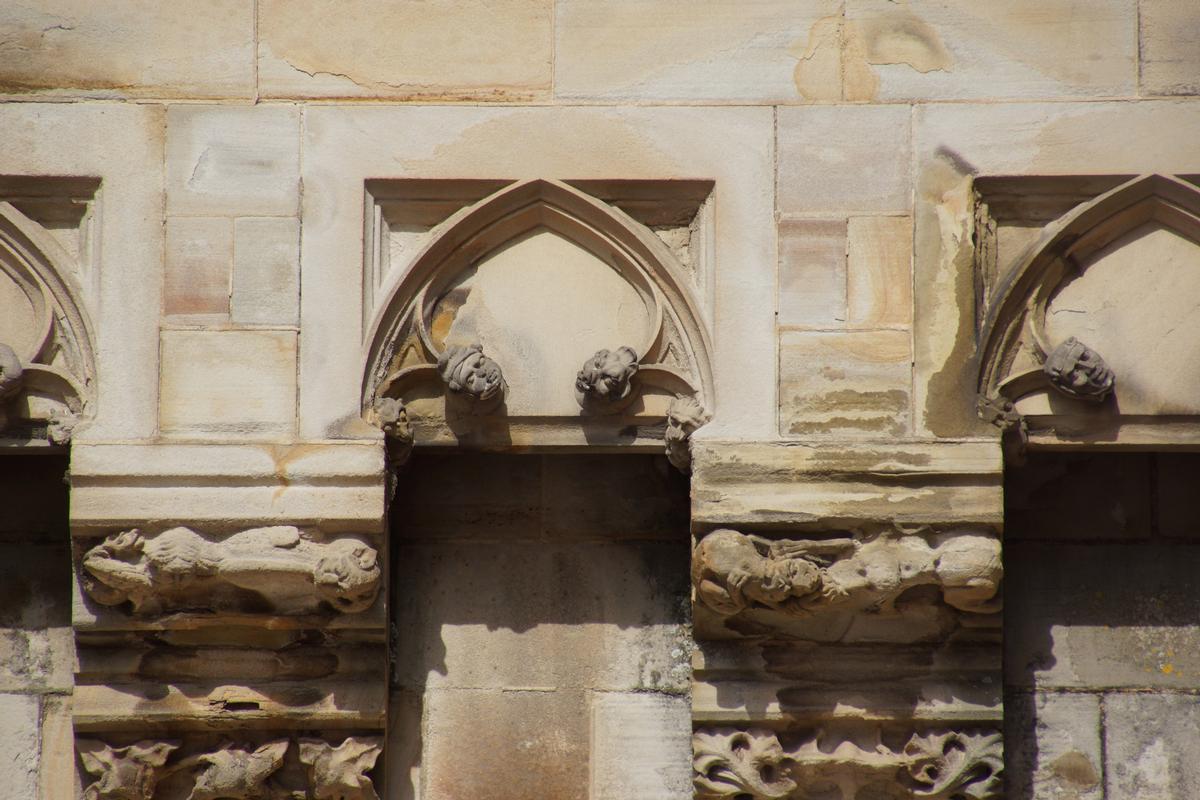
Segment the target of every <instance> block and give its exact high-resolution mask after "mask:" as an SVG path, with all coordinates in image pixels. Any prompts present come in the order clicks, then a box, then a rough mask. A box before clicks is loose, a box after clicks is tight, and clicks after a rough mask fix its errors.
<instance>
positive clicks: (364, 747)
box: [77, 736, 383, 800]
mask: <svg viewBox="0 0 1200 800" xmlns="http://www.w3.org/2000/svg"><path fill="white" fill-rule="evenodd" d="M77 746H78V749H79V755H80V759H81V760H82V762H83V766H84V769H85V770H86V771H87V772H88V773H89V774H91V775H94V776H96V780H95V781H94V782H93V783H91V784H90V785H89V786H88V787H87V788H86V789H84V792H83V798H84V800H153V798H154V796H155V792H156V790H157V789H158V787H159V785H160V784H162V783H164V782H165V781H167V780H168V779H171V778H172V777H174V776H176V775H177V774H180V773H191V776H190V784H191V792H190V793H189V794H188V796H187V797H188V800H306V799H307V798H312V800H378V798H379V796H378V794H377V793H376V791H375V787H374V784H373V783H372V782H371V779H370V778H369V777H368V776H367V774H366V773H367V772H368V771H369V770H371V769H372V768H373V767H374V766H375V761H376V759H378V757H379V754H380V752H381V751H382V749H383V745H382V740H380V739H379V738H375V737H361V736H350V737H347V738H346V739H345V740H344V741H343V742H342V743H341V744H340V745H337V746H334V745H332V744H330V743H329V742H326V741H324V740H321V739H300V740H299V741H298V742H297V747H298V750H299V759H300V762H301V763H302V764H304V765H305V766H306V768H307V770H306V772H307V786H306V787H305V788H304V789H299V790H297V789H293V788H289V787H286V786H284V785H281V784H280V783H279V782H278V781H277V779H276V775H277V773H278V772H279V771H280V768H281V767H283V764H284V758H285V756H286V755H287V752H288V749H289V747H290V746H291V742H290V740H288V739H276V740H273V741H269V742H266V743H265V744H262V745H259V746H257V747H255V746H253V745H248V744H235V743H232V742H227V743H225V744H224V745H222V746H221V747H220V748H218V749H216V750H212V751H208V752H201V753H193V754H191V755H188V756H185V757H183V758H180V759H178V760H176V761H174V762H172V763H167V762H168V761H169V759H170V757H171V755H172V753H174V752H175V751H177V750H178V749H179V748H180V743H179V742H178V741H140V742H137V743H136V744H132V745H128V746H126V747H112V746H110V745H108V744H106V743H104V742H102V741H98V740H89V739H84V740H80V741H79V742H78V744H77Z"/></svg>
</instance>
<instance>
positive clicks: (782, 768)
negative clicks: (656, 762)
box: [692, 728, 1004, 800]
mask: <svg viewBox="0 0 1200 800" xmlns="http://www.w3.org/2000/svg"><path fill="white" fill-rule="evenodd" d="M858 739H859V737H858V736H854V735H850V734H849V732H846V733H839V732H836V731H834V732H828V731H817V732H815V733H812V734H808V735H799V736H796V737H795V738H794V740H793V742H794V743H793V744H790V745H789V746H787V747H784V746H781V744H780V741H779V734H776V733H775V732H774V731H770V730H765V729H755V728H751V729H748V730H739V729H736V728H707V729H701V730H698V731H696V733H695V734H694V736H693V737H692V748H693V752H694V754H695V755H694V760H693V774H692V780H693V784H694V785H695V788H696V797H697V798H699V799H700V800H735V799H736V800H818V798H820V799H821V800H824V799H825V798H839V800H852V798H858V797H865V796H867V795H866V794H864V790H866V791H867V792H869V793H870V796H871V797H878V798H881V799H882V798H889V800H900V798H918V797H919V798H928V799H929V800H966V799H968V798H969V799H970V800H999V798H1000V797H1001V796H1002V783H1003V779H1002V773H1003V768H1004V760H1003V751H1002V748H1001V742H1000V734H999V733H996V732H994V731H983V732H957V731H933V732H924V733H922V732H917V733H913V734H912V735H911V736H910V738H909V739H908V742H907V743H906V744H905V745H904V746H903V747H902V748H900V749H899V750H897V749H895V748H894V747H890V746H888V745H886V744H884V742H883V737H882V732H881V731H879V730H876V731H875V732H874V735H873V736H871V737H869V741H859V740H858ZM810 787H812V789H811V791H810Z"/></svg>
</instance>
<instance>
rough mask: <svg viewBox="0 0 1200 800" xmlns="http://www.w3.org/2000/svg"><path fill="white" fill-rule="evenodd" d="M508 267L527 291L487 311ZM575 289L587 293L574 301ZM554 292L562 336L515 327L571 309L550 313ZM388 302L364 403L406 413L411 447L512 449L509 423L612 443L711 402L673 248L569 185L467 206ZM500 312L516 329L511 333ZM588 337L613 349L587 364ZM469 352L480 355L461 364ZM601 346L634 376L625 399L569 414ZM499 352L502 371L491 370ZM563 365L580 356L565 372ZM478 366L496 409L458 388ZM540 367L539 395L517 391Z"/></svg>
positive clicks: (377, 326)
mask: <svg viewBox="0 0 1200 800" xmlns="http://www.w3.org/2000/svg"><path fill="white" fill-rule="evenodd" d="M523 259H524V260H523ZM555 259H560V260H559V261H557V262H556V261H555ZM501 261H504V262H505V266H504V267H503V269H504V270H507V271H506V272H505V273H504V278H503V280H504V283H503V286H505V287H506V291H507V290H508V289H511V292H518V291H522V292H524V294H523V295H521V296H519V297H516V296H513V295H512V294H511V293H510V296H509V297H508V298H507V300H501V299H494V300H492V301H491V302H492V306H491V307H490V308H489V307H485V305H486V303H487V302H488V300H487V299H486V297H485V295H486V292H487V291H493V292H494V293H496V292H497V290H496V287H498V286H500V285H501V284H500V283H493V284H491V286H492V288H491V289H489V288H488V287H487V285H486V284H487V280H486V279H485V277H484V274H485V273H486V271H487V270H488V269H492V268H493V265H495V264H498V263H499V262H501ZM495 269H496V270H499V269H501V267H499V266H495ZM497 280H499V279H497ZM581 286H585V287H588V291H591V292H593V294H592V295H591V296H590V297H587V298H584V297H581V296H580V295H579V292H580V291H581V289H580V287H581ZM513 287H516V288H513ZM556 294H557V296H559V297H562V298H564V305H565V306H570V308H572V309H573V310H574V316H572V318H571V320H570V323H569V324H562V323H563V320H561V319H560V320H559V323H558V325H557V327H556V326H555V324H554V323H552V322H550V321H547V322H546V323H545V324H544V326H543V328H542V330H541V331H540V333H538V332H537V331H535V330H534V329H535V328H536V327H537V326H536V325H530V326H525V327H522V326H523V325H524V322H525V320H514V313H513V311H512V310H513V308H514V307H516V306H522V307H523V306H525V305H526V304H528V314H529V315H532V316H533V317H536V316H537V315H538V314H539V313H540V314H541V315H542V316H543V317H545V318H546V319H547V320H549V319H551V318H557V315H558V312H563V313H565V310H564V309H557V308H555V307H554V298H555V296H556ZM382 296H383V302H382V303H381V304H380V305H379V307H378V309H377V311H376V313H375V314H374V317H373V320H372V322H371V325H370V327H369V329H368V332H367V336H366V340H365V342H364V361H365V370H364V378H363V383H362V405H363V409H364V413H366V414H367V416H368V417H373V416H374V417H377V415H378V408H379V406H380V403H381V402H385V401H395V402H396V403H398V404H400V406H401V407H403V408H404V409H405V410H406V411H405V413H406V416H409V417H411V418H412V421H413V423H415V425H414V434H413V435H414V438H415V440H416V441H417V442H418V443H421V442H428V443H451V442H456V443H462V442H464V441H467V440H473V441H476V442H479V443H481V444H485V445H497V444H504V443H506V441H513V442H515V441H516V438H515V437H514V430H513V428H514V426H515V427H516V428H519V429H520V430H521V434H520V438H521V439H523V440H525V441H532V442H536V443H567V442H569V441H571V440H572V439H573V438H574V439H575V440H577V441H578V443H595V442H603V443H606V444H616V443H619V442H628V441H634V440H638V439H639V437H641V434H640V433H639V434H637V435H630V434H629V431H630V430H631V429H632V428H646V429H647V431H649V429H650V428H653V427H654V426H661V425H662V424H663V422H664V420H666V419H667V417H668V411H669V408H670V407H671V404H672V403H673V402H675V401H677V400H678V399H680V398H683V399H686V400H687V401H688V402H689V403H691V404H693V405H694V406H695V409H696V414H697V415H702V413H703V412H702V411H700V410H699V409H703V408H711V405H712V402H713V388H712V385H713V382H712V372H711V368H710V366H709V363H710V352H711V346H710V344H709V337H708V332H707V328H706V325H705V323H704V320H703V317H702V314H701V311H700V306H699V303H698V302H697V300H696V297H695V290H694V288H693V286H692V285H691V283H690V280H689V277H688V276H687V275H686V273H685V272H684V270H683V268H682V267H681V266H680V265H679V263H678V261H677V260H676V258H675V256H674V255H673V253H672V252H671V250H670V249H669V248H668V247H667V246H666V244H664V242H663V241H662V240H661V239H659V238H658V236H656V235H655V234H654V233H653V231H651V230H649V229H648V228H646V227H645V226H643V225H641V224H640V223H638V222H636V221H635V220H633V219H632V218H630V217H629V216H628V215H626V214H625V213H624V212H622V211H620V210H618V209H616V208H614V207H613V206H611V205H609V204H607V203H604V202H602V201H600V200H598V199H596V198H595V197H592V196H590V195H588V194H586V193H584V192H582V191H580V190H579V189H576V188H574V187H572V186H570V185H568V184H566V183H562V182H559V181H553V180H543V179H535V180H527V181H520V182H516V183H513V184H511V185H509V186H506V187H505V188H503V189H500V190H499V191H497V192H495V193H494V194H492V195H491V196H489V197H487V198H484V199H483V200H481V201H479V202H478V203H476V204H474V205H472V206H470V207H467V208H464V209H462V210H461V211H459V212H458V213H457V214H455V215H454V216H452V217H450V218H449V219H448V220H446V221H445V222H444V223H443V224H442V225H441V226H440V228H439V230H437V231H435V232H434V235H433V238H432V239H431V241H430V242H429V243H428V244H427V246H426V247H425V248H424V249H423V250H422V251H421V252H420V253H419V254H418V255H417V256H416V257H415V258H414V259H413V261H412V262H411V264H410V265H409V266H408V267H407V269H405V270H403V271H402V272H401V273H400V274H398V275H396V276H395V277H394V278H393V279H392V281H391V283H390V284H389V285H388V286H387V287H386V288H385V291H384V292H383V293H382ZM572 298H573V299H572ZM572 302H573V303H574V305H572ZM495 316H499V317H504V318H505V319H507V320H508V322H509V323H510V328H512V327H513V326H514V325H515V327H518V328H521V330H520V331H516V330H509V331H506V330H505V329H504V319H501V320H495V319H490V317H495ZM518 316H519V314H518ZM484 318H489V319H488V320H487V321H480V320H483V319H484ZM618 318H619V319H620V320H621V321H620V322H617V321H616V320H618ZM584 330H595V331H599V330H604V331H608V332H609V334H608V335H610V336H611V337H612V338H613V340H612V341H608V340H602V341H601V340H597V341H596V342H593V345H592V346H591V347H589V348H588V349H587V350H586V352H585V351H584V350H583V349H581V348H582V347H583V345H582V344H581V342H582V341H583V340H584V339H586V338H587V337H586V336H580V335H576V334H577V333H578V331H584ZM510 333H511V337H510V336H509V334H510ZM535 334H536V335H535ZM520 337H524V339H523V340H522V341H520V342H517V339H519V338H520ZM533 339H538V340H539V341H533ZM476 344H477V345H479V346H480V347H481V349H482V351H483V353H482V355H471V354H466V353H467V350H468V349H469V348H470V346H472V345H476ZM626 348H627V349H628V350H632V351H634V353H635V364H634V365H633V366H632V367H630V366H629V365H628V363H627V362H628V360H629V357H628V355H627V354H624V355H619V356H618V355H616V354H617V353H618V352H619V351H621V352H624V351H625V349H626ZM598 350H599V351H600V352H604V351H607V352H608V354H609V357H610V362H611V363H609V364H608V366H610V367H612V369H613V370H615V371H620V367H621V364H620V362H621V361H622V359H623V360H624V362H626V363H625V366H626V368H627V370H631V371H629V372H628V374H627V375H626V376H625V378H626V379H627V380H628V384H629V386H628V387H625V389H626V392H625V394H623V395H622V396H621V398H620V402H619V403H618V402H607V398H606V402H602V403H591V404H589V403H588V402H585V400H580V401H579V403H580V407H574V406H573V405H572V404H568V403H566V401H564V400H563V397H564V396H565V395H564V391H567V390H569V387H571V385H572V383H573V381H574V380H575V378H576V377H577V376H576V370H578V368H579V365H580V364H581V363H583V362H584V361H585V360H586V359H588V358H589V357H591V356H593V355H594V354H595V355H596V356H599V355H600V353H599V352H597V351H598ZM491 355H495V356H496V359H497V361H496V362H491V359H490V358H485V357H486V356H491ZM567 358H570V359H575V360H574V362H572V363H574V366H573V367H571V368H570V369H569V370H568V369H567V368H566V363H567V362H565V361H564V359H567ZM456 359H457V360H456ZM481 360H482V361H483V362H487V363H486V364H485V367H484V368H485V369H490V368H495V371H496V373H503V376H504V377H500V376H499V374H497V376H496V377H497V379H498V381H499V383H498V386H499V391H498V393H497V392H496V391H492V390H486V391H485V390H481V391H482V392H483V393H485V394H487V393H488V392H491V393H490V394H488V397H487V398H486V399H487V400H488V402H475V403H470V402H466V403H464V402H463V399H462V398H463V396H464V395H469V394H470V391H469V389H470V387H467V388H468V391H466V392H464V391H462V389H463V388H464V386H465V384H466V383H469V382H470V380H472V379H473V377H472V376H478V375H479V374H480V372H479V370H478V369H477V368H478V367H479V366H480V362H481ZM506 360H507V361H508V363H507V364H506V363H505V361H506ZM526 362H528V363H526ZM535 363H536V364H539V365H541V367H542V368H545V369H546V370H547V372H546V373H545V374H543V373H538V374H537V375H536V379H537V380H536V383H537V384H538V386H537V388H536V389H534V388H531V387H530V386H526V385H524V384H527V383H530V382H531V381H530V378H531V374H530V372H529V370H530V369H532V368H533V367H532V365H533V364H535ZM439 364H440V365H441V366H440V368H439ZM551 367H552V368H551ZM456 370H457V371H456ZM452 375H453V376H456V377H451V376H452ZM464 375H467V376H468V377H464ZM512 376H516V377H518V378H521V379H522V381H523V383H522V385H521V386H514V387H512V391H511V398H512V401H513V402H506V400H505V398H504V397H502V396H498V395H504V394H505V393H506V392H507V391H508V384H509V383H510V382H511V380H512ZM563 387H567V389H564V388H563ZM531 393H536V394H531ZM577 399H578V398H577ZM385 405H386V403H385ZM569 405H570V406H571V407H568V406H569ZM395 408H396V406H395V405H392V406H391V410H390V411H389V412H387V413H385V416H389V415H390V414H391V413H394V411H395ZM376 421H378V422H381V423H382V424H384V426H385V427H387V426H388V425H390V424H393V423H390V422H389V421H388V420H387V419H378V418H376ZM553 431H557V432H558V433H552V432H553ZM618 431H625V433H624V434H619V433H618ZM578 435H582V436H583V439H578ZM651 435H653V434H652V433H651ZM657 438H658V440H659V441H660V442H661V440H662V433H661V432H660V433H658V434H657Z"/></svg>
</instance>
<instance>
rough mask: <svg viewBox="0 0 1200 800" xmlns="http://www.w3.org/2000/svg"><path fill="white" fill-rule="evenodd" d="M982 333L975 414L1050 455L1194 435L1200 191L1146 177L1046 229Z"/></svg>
mask: <svg viewBox="0 0 1200 800" xmlns="http://www.w3.org/2000/svg"><path fill="white" fill-rule="evenodd" d="M1002 275H1003V277H1001V279H1000V281H999V282H998V283H997V286H996V288H995V291H994V292H992V300H991V302H990V303H989V306H988V308H987V311H986V315H985V317H984V321H983V326H982V329H981V332H980V346H979V349H978V351H977V359H978V370H979V371H978V390H979V400H980V411H981V413H982V414H983V415H984V416H986V417H988V418H990V419H992V420H993V421H995V422H997V423H998V424H1000V425H1001V426H1002V427H1005V428H1006V429H1008V430H1010V431H1014V432H1016V433H1017V434H1018V435H1019V437H1020V438H1024V437H1029V438H1031V439H1033V440H1036V441H1040V442H1044V443H1047V444H1052V443H1056V442H1062V443H1067V442H1072V441H1099V442H1110V443H1114V444H1142V445H1154V444H1160V445H1165V444H1172V443H1180V442H1182V441H1185V440H1191V441H1196V436H1197V435H1200V371H1197V370H1196V369H1195V365H1196V364H1198V363H1200V335H1198V334H1200V315H1197V313H1196V309H1197V307H1200V189H1198V188H1197V186H1196V185H1194V184H1193V183H1191V182H1189V181H1187V180H1183V179H1181V178H1179V177H1174V176H1164V175H1144V176H1139V177H1136V178H1133V179H1132V180H1128V181H1126V182H1124V183H1122V184H1121V185H1119V186H1117V187H1116V188H1113V189H1111V190H1110V191H1107V192H1105V193H1103V194H1101V195H1099V196H1097V197H1095V198H1094V199H1091V200H1089V201H1087V202H1084V203H1081V204H1079V205H1077V206H1076V207H1075V208H1073V209H1072V210H1070V211H1069V212H1067V213H1066V214H1064V215H1063V216H1061V217H1059V218H1058V219H1057V220H1055V221H1053V222H1052V223H1050V224H1049V225H1047V226H1046V227H1045V228H1044V229H1043V231H1042V233H1041V235H1040V236H1039V237H1038V238H1037V239H1036V241H1034V242H1033V243H1032V244H1031V245H1030V246H1029V247H1027V248H1026V249H1025V251H1024V252H1023V253H1022V254H1021V255H1019V256H1018V257H1016V259H1015V260H1013V261H1012V262H1011V263H1010V265H1009V267H1008V269H1007V270H1006V271H1005V272H1003V273H1002Z"/></svg>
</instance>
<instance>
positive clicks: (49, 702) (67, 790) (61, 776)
mask: <svg viewBox="0 0 1200 800" xmlns="http://www.w3.org/2000/svg"><path fill="white" fill-rule="evenodd" d="M41 743H42V749H41V754H40V757H39V765H40V767H41V768H40V770H39V776H38V792H39V793H38V800H62V798H70V797H78V796H79V794H80V787H79V785H78V779H77V776H76V771H75V770H74V769H72V768H71V765H72V764H73V763H74V761H75V732H74V730H73V729H72V727H71V699H70V698H69V697H64V696H54V695H49V696H44V697H43V698H42V731H41Z"/></svg>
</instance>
